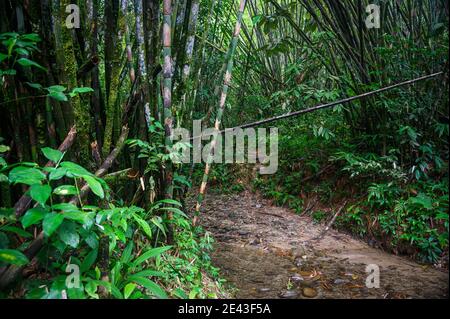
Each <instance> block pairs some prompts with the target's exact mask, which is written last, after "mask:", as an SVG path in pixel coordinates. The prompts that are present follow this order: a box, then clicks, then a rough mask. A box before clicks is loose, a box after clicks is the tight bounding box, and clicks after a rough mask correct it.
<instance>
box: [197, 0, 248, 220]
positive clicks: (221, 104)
mask: <svg viewBox="0 0 450 319" xmlns="http://www.w3.org/2000/svg"><path fill="white" fill-rule="evenodd" d="M245 4H246V0H241V2H240V4H239V12H238V15H237V21H236V27H235V29H234V33H233V38H232V39H231V44H230V48H229V50H228V54H227V56H226V61H225V63H226V72H225V75H224V78H223V86H222V94H221V96H220V100H219V108H218V110H217V115H216V121H215V124H214V129H215V130H216V131H219V130H220V123H221V121H222V116H223V113H224V110H225V102H226V100H227V95H228V89H229V86H230V82H231V75H232V71H233V57H234V53H235V52H236V47H237V44H238V41H239V34H240V31H241V25H242V17H243V15H244V9H245ZM216 144H217V134H216V135H214V136H213V140H212V142H211V148H210V152H209V155H208V159H207V161H206V165H205V171H204V173H203V178H202V184H201V186H200V191H199V195H198V198H197V204H196V206H195V217H194V220H193V224H194V225H196V224H197V220H198V215H199V214H200V208H201V205H202V201H203V198H204V197H205V191H206V186H207V184H208V176H209V171H210V170H211V165H212V160H213V157H214V153H215V148H216Z"/></svg>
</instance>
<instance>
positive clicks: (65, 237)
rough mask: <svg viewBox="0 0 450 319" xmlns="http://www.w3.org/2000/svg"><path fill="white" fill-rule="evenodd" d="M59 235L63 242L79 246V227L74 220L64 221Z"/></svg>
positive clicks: (74, 246) (71, 245) (73, 246)
mask: <svg viewBox="0 0 450 319" xmlns="http://www.w3.org/2000/svg"><path fill="white" fill-rule="evenodd" d="M58 236H59V239H61V241H62V242H64V243H65V244H66V245H69V246H70V247H72V248H77V246H78V244H79V243H80V235H79V234H78V232H77V227H76V225H75V224H74V222H72V221H64V222H63V223H62V225H61V227H59V229H58Z"/></svg>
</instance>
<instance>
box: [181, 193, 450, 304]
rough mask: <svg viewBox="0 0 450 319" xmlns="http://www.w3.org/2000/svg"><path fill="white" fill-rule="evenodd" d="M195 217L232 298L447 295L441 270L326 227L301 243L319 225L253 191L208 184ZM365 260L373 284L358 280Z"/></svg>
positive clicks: (446, 278)
mask: <svg viewBox="0 0 450 319" xmlns="http://www.w3.org/2000/svg"><path fill="white" fill-rule="evenodd" d="M193 203H194V200H193V196H191V197H190V198H189V200H188V204H190V205H193ZM200 221H201V222H200V223H201V224H202V226H203V227H204V228H205V229H206V230H208V231H209V232H211V233H212V234H213V235H214V237H215V239H216V244H215V251H214V253H213V255H212V258H213V263H214V265H215V266H217V267H219V268H220V269H221V273H222V275H223V276H224V277H225V278H226V279H227V280H228V282H229V283H230V284H231V285H232V286H233V287H235V288H236V292H235V296H236V297H237V298H292V299H302V298H448V281H449V275H448V273H445V272H442V271H439V270H436V269H434V268H431V267H427V266H423V265H420V264H417V263H415V262H413V261H411V260H409V259H407V258H403V257H398V256H395V255H392V254H389V253H386V252H383V251H381V250H379V249H375V248H372V247H370V246H368V245H367V244H366V243H364V242H362V241H359V240H356V239H354V238H352V237H350V236H349V235H346V234H343V233H340V232H337V231H335V230H334V229H330V230H329V231H327V232H326V233H325V235H324V237H323V238H321V239H320V240H313V241H310V242H309V244H306V245H305V242H308V241H309V240H310V239H312V238H315V237H317V236H318V235H319V234H321V233H322V231H323V229H324V227H325V226H324V225H318V224H314V222H313V221H312V220H311V218H309V217H308V216H298V215H295V214H294V213H293V212H292V211H290V210H288V209H286V208H280V207H274V206H272V205H270V203H269V202H268V201H267V200H264V199H262V198H261V197H259V196H258V195H257V194H253V193H250V192H243V193H240V194H233V195H220V194H215V193H214V192H212V191H210V192H209V193H208V195H207V196H206V198H205V200H204V204H203V208H202V214H201V217H200ZM369 264H376V265H378V267H379V269H380V288H367V287H366V278H367V276H368V273H366V266H367V265H369Z"/></svg>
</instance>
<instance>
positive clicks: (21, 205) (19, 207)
mask: <svg viewBox="0 0 450 319" xmlns="http://www.w3.org/2000/svg"><path fill="white" fill-rule="evenodd" d="M76 135H77V130H76V128H75V126H72V128H71V129H70V131H69V133H68V134H67V136H66V138H65V139H64V141H63V142H62V143H61V145H60V146H59V148H58V150H59V151H60V152H62V153H64V152H66V151H67V150H68V149H69V148H70V147H71V146H72V144H73V142H74V141H75V137H76ZM53 165H54V163H53V162H52V161H48V162H47V164H46V165H45V167H50V166H53ZM30 205H31V198H30V197H29V196H27V195H22V197H20V199H19V200H18V201H17V202H16V204H15V205H14V212H15V214H16V217H20V216H22V215H23V214H24V213H25V211H26V210H27V209H28V208H29V207H30Z"/></svg>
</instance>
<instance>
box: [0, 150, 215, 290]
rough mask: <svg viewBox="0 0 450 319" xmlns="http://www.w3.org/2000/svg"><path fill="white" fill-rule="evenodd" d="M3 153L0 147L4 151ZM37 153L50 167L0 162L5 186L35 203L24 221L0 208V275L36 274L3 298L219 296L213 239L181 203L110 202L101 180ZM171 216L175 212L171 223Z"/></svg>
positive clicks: (49, 153)
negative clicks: (37, 248)
mask: <svg viewBox="0 0 450 319" xmlns="http://www.w3.org/2000/svg"><path fill="white" fill-rule="evenodd" d="M7 150H8V148H7V147H5V146H2V152H5V151H7ZM42 151H43V154H44V155H45V157H46V158H47V159H48V160H49V161H52V162H53V163H55V166H53V167H52V166H46V167H42V166H39V165H38V164H36V163H29V162H26V163H16V164H12V165H8V164H6V162H5V161H4V160H2V163H1V169H0V172H1V173H0V177H1V178H2V182H3V183H11V185H14V187H26V186H29V188H28V191H27V192H26V194H27V195H28V196H30V197H31V198H32V200H33V202H32V205H31V207H32V208H30V209H29V210H27V212H26V213H25V214H24V215H23V216H22V217H16V216H15V214H14V212H15V211H14V209H12V208H2V210H1V219H0V222H1V226H0V245H1V246H0V270H4V269H5V266H7V265H11V264H12V265H15V266H18V267H20V266H24V267H26V270H27V269H28V271H26V270H25V273H34V274H33V275H32V276H31V277H28V278H26V281H23V282H21V283H20V284H17V282H15V283H14V285H13V286H12V287H11V288H13V289H12V290H11V292H10V293H12V294H13V295H9V294H10V293H9V292H7V290H6V291H4V293H3V295H2V297H7V296H15V297H20V296H22V297H25V298H77V299H78V298H99V297H114V298H125V299H136V298H152V297H158V298H167V297H169V296H170V297H175V298H188V297H189V298H206V297H209V298H214V297H218V296H220V294H221V293H222V292H221V280H220V279H219V277H218V270H217V269H216V268H214V267H213V266H212V265H211V262H210V259H209V255H208V254H209V251H210V250H211V249H212V243H213V239H212V238H211V237H210V236H209V235H208V234H207V233H205V232H204V231H203V230H202V229H201V228H200V227H193V226H192V223H191V221H190V219H189V218H187V216H186V215H185V214H184V213H183V211H182V210H181V209H180V208H181V204H180V203H179V202H177V201H175V200H160V201H156V202H154V203H153V204H152V206H151V207H150V208H149V209H148V210H145V209H143V208H140V207H136V206H126V205H124V203H119V202H118V201H116V200H114V199H113V198H112V196H111V195H110V189H109V187H108V185H107V184H106V182H105V181H104V180H103V179H101V178H98V177H96V176H95V175H93V174H92V173H90V172H88V171H87V170H86V169H84V168H83V167H81V166H79V165H78V164H75V163H73V162H70V161H65V160H64V154H63V153H61V152H60V151H58V150H54V149H51V148H45V149H43V150H42ZM84 183H86V184H87V185H89V187H90V189H91V190H92V191H93V193H94V195H92V196H90V197H88V198H87V199H86V200H85V199H82V198H81V191H80V188H81V187H82V185H84ZM80 202H81V204H79V203H80ZM167 204H171V206H170V207H167ZM168 210H169V211H172V212H173V213H174V215H173V219H171V220H169V219H168V218H167V214H166V212H167V211H168ZM168 225H171V227H172V228H173V229H175V231H174V235H173V243H172V244H171V245H167V243H166V236H167V232H168V228H169V226H168ZM40 230H42V231H43V235H44V241H43V243H42V245H43V249H42V250H41V252H40V253H39V254H38V255H37V257H36V260H35V262H34V263H30V260H29V259H28V258H27V256H26V254H27V253H26V251H27V250H26V248H27V247H28V245H29V244H30V242H31V243H33V242H35V241H36V237H35V236H36V232H39V231H40ZM2 284H3V283H2ZM99 287H102V288H101V289H99ZM99 295H100V296H99Z"/></svg>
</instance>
